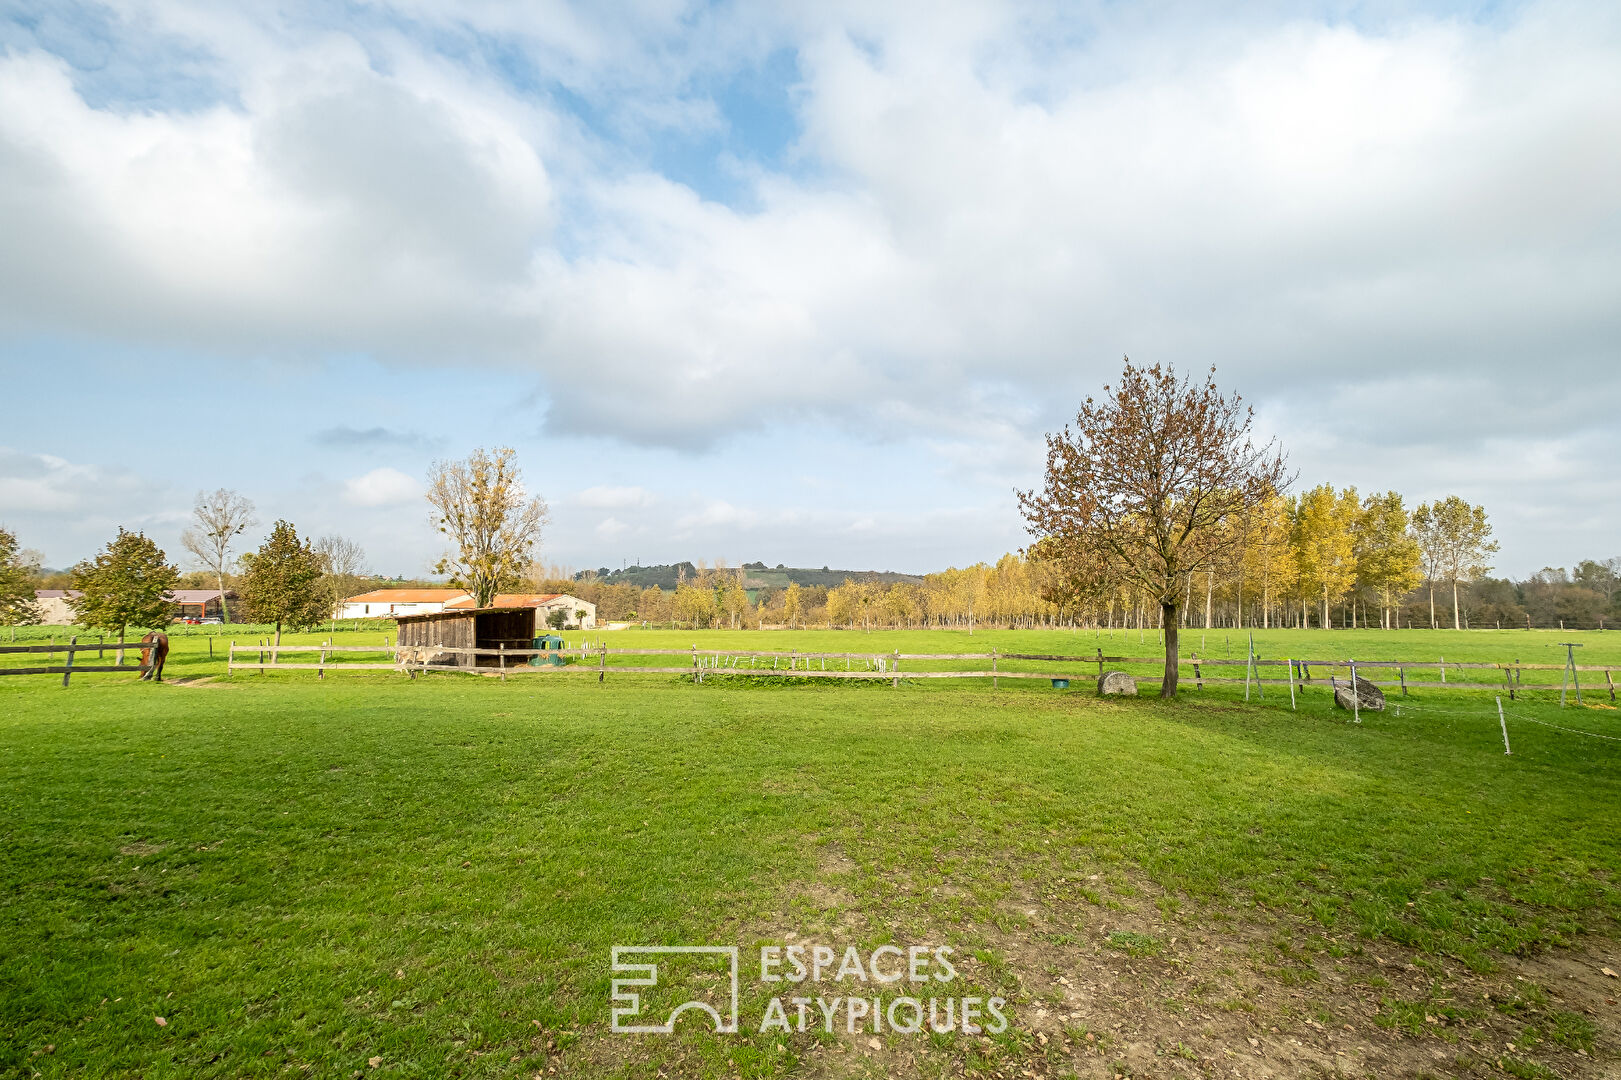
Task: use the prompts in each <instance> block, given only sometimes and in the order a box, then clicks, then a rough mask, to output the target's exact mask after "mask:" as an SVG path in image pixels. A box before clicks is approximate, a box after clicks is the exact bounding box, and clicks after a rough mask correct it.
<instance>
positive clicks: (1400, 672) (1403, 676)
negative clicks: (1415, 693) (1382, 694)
mask: <svg viewBox="0 0 1621 1080" xmlns="http://www.w3.org/2000/svg"><path fill="white" fill-rule="evenodd" d="M1396 677H1397V678H1398V679H1400V680H1401V696H1402V697H1406V696H1407V669H1406V668H1404V667H1399V668H1397V669H1396Z"/></svg>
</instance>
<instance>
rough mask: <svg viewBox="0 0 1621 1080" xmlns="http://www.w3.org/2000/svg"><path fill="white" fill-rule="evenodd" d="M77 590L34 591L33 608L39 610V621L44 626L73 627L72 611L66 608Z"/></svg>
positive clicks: (76, 593) (77, 593) (76, 594)
mask: <svg viewBox="0 0 1621 1080" xmlns="http://www.w3.org/2000/svg"><path fill="white" fill-rule="evenodd" d="M78 595H79V592H78V590H77V589H35V590H34V606H35V607H37V608H38V609H39V621H40V622H42V623H44V624H45V625H46V626H71V625H73V609H72V608H71V607H69V606H68V600H69V598H71V597H75V596H78Z"/></svg>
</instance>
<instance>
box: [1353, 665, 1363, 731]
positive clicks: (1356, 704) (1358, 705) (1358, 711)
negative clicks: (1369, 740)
mask: <svg viewBox="0 0 1621 1080" xmlns="http://www.w3.org/2000/svg"><path fill="white" fill-rule="evenodd" d="M1351 719H1352V720H1353V721H1355V722H1356V723H1358V724H1360V723H1362V693H1361V691H1359V690H1358V689H1357V686H1356V661H1355V660H1352V661H1351Z"/></svg>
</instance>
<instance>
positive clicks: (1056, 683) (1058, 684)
mask: <svg viewBox="0 0 1621 1080" xmlns="http://www.w3.org/2000/svg"><path fill="white" fill-rule="evenodd" d="M1053 689H1054V690H1068V689H1069V680H1068V679H1054V680H1053Z"/></svg>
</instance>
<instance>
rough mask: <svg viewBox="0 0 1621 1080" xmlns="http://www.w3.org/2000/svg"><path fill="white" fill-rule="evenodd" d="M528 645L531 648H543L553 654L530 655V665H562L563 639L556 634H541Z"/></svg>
mask: <svg viewBox="0 0 1621 1080" xmlns="http://www.w3.org/2000/svg"><path fill="white" fill-rule="evenodd" d="M529 647H530V648H531V649H544V650H546V651H547V652H548V653H553V654H554V655H551V656H531V657H530V658H529V666H530V667H546V666H547V665H551V666H552V667H562V666H563V663H564V660H563V639H562V638H560V637H558V636H557V635H556V634H542V635H540V636H539V637H537V638H536V639H535V640H534V641H533V642H532V643H530V646H529Z"/></svg>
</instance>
